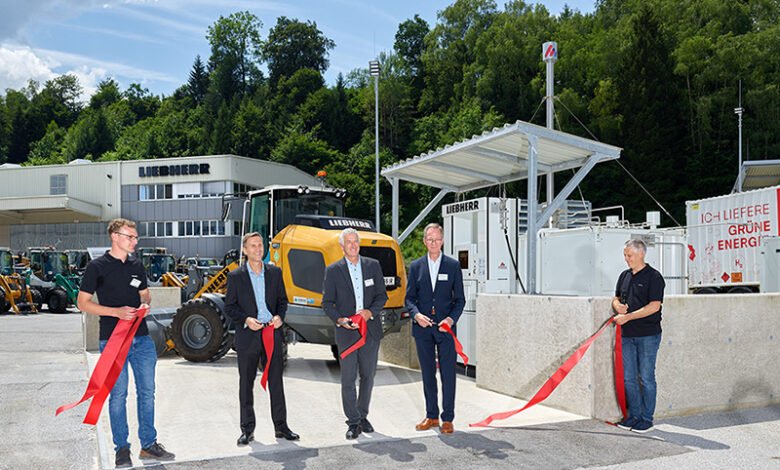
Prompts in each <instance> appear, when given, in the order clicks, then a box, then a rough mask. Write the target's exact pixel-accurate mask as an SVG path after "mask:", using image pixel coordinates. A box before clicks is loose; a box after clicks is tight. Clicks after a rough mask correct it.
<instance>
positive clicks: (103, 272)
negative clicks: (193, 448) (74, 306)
mask: <svg viewBox="0 0 780 470" xmlns="http://www.w3.org/2000/svg"><path fill="white" fill-rule="evenodd" d="M108 236H109V237H110V238H111V250H109V251H107V252H106V253H105V254H104V255H103V256H101V257H100V258H96V259H94V260H92V261H91V262H90V263H89V265H87V269H86V271H85V272H84V277H83V278H82V279H81V287H80V292H79V296H78V307H79V309H80V310H81V311H82V312H85V313H89V314H92V315H100V351H101V352H102V351H103V349H104V348H105V346H106V343H107V342H108V339H109V338H110V337H111V334H112V333H113V331H114V328H115V327H116V325H117V323H118V322H119V320H133V319H134V318H135V317H136V315H137V312H138V307H140V306H142V305H147V306H148V305H149V304H150V303H151V296H150V294H149V288H148V287H147V285H146V272H145V271H144V267H143V265H142V264H141V262H140V261H139V260H138V258H136V257H130V254H131V253H133V252H134V251H135V246H136V245H137V244H138V232H137V231H136V229H135V222H132V221H130V220H126V219H114V220H112V221H111V222H110V223H109V224H108ZM96 293H97V296H98V301H99V302H100V304H98V303H96V302H95V301H94V300H93V296H94V294H96ZM128 363H130V366H131V367H132V368H133V376H134V377H135V388H136V396H137V401H138V404H137V405H138V438H139V439H140V441H141V452H140V455H139V457H140V458H142V459H157V460H173V459H174V457H175V456H174V455H173V454H172V453H170V452H168V451H166V450H165V448H164V447H163V446H162V445H161V444H159V443H158V442H157V431H156V430H155V428H154V371H155V367H156V364H157V350H156V348H155V346H154V341H152V339H151V338H150V337H149V330H148V329H147V327H146V319H142V320H141V324H140V325H139V327H138V331H137V332H136V334H135V337H134V338H133V343H132V345H131V346H130V351H129V352H128V354H127V361H126V362H125V367H124V368H123V369H122V373H121V374H120V375H119V378H118V379H117V381H116V383H115V384H114V388H112V389H111V395H110V396H109V399H108V416H109V418H110V420H111V434H112V435H113V438H114V450H115V451H116V466H117V467H130V466H132V460H131V459H130V443H129V442H128V440H127V438H128V434H129V431H128V426H127V407H126V406H125V404H126V401H127V381H128V374H127V367H126V366H127V364H128Z"/></svg>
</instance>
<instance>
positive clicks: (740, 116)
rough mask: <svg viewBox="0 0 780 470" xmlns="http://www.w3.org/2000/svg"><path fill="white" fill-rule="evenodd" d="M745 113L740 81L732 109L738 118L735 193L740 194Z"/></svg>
mask: <svg viewBox="0 0 780 470" xmlns="http://www.w3.org/2000/svg"><path fill="white" fill-rule="evenodd" d="M744 112H745V108H743V107H742V80H740V81H739V107H738V108H734V114H736V115H737V116H738V118H737V122H738V127H739V138H738V144H737V145H738V147H739V149H738V151H737V154H738V155H739V168H737V192H738V193H741V192H742V113H744Z"/></svg>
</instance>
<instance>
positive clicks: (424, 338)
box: [406, 223, 466, 434]
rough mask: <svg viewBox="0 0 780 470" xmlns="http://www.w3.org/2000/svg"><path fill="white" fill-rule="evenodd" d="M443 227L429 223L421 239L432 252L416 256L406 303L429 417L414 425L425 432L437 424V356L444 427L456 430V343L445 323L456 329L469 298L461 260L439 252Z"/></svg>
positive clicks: (444, 431)
mask: <svg viewBox="0 0 780 470" xmlns="http://www.w3.org/2000/svg"><path fill="white" fill-rule="evenodd" d="M443 241H444V231H443V230H442V228H441V225H439V224H435V223H434V224H428V225H427V226H426V227H425V230H424V231H423V242H424V243H425V247H426V248H427V249H428V254H426V255H425V256H423V257H422V258H419V259H416V260H414V261H413V262H412V265H411V266H410V267H409V278H408V281H407V285H406V308H407V309H409V314H410V315H413V318H414V323H412V336H414V342H415V345H416V346H417V357H418V358H419V359H420V370H421V371H422V379H423V391H424V393H425V418H424V419H423V420H422V421H421V422H420V423H419V424H418V425H417V426H416V427H415V428H416V429H417V430H418V431H426V430H428V429H430V428H432V427H436V426H439V394H438V391H437V387H436V355H437V353H438V356H439V372H440V373H441V388H442V408H443V411H442V413H441V420H442V423H441V426H440V430H441V432H442V433H444V434H452V432H453V431H454V427H453V425H452V421H453V419H455V364H456V360H457V355H456V352H455V342H454V340H453V338H452V336H451V335H450V334H449V333H447V332H446V331H445V330H444V329H443V328H442V325H443V324H444V323H446V324H448V325H449V326H450V327H451V328H452V330H453V332H454V331H455V323H457V321H458V318H460V315H461V313H463V307H464V306H465V305H466V298H465V296H464V295H463V273H462V272H461V270H460V264H459V263H458V262H457V261H456V260H454V259H453V258H450V257H448V256H445V255H444V254H443V253H442V252H441V248H442V243H443Z"/></svg>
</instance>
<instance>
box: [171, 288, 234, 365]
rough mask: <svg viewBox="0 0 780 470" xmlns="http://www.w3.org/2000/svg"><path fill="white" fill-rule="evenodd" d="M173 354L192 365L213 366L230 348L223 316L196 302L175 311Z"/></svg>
mask: <svg viewBox="0 0 780 470" xmlns="http://www.w3.org/2000/svg"><path fill="white" fill-rule="evenodd" d="M171 335H172V337H173V343H174V348H175V349H176V352H177V353H178V354H179V355H180V356H181V357H183V358H184V359H187V360H188V361H191V362H213V361H216V360H218V359H220V358H221V357H222V356H224V355H225V354H227V352H228V350H230V347H231V346H232V345H233V341H232V335H230V334H229V333H228V320H227V318H226V317H225V315H224V314H223V313H222V312H221V311H219V309H217V308H216V307H215V306H214V304H212V303H211V302H209V301H208V300H207V299H202V298H201V299H195V300H190V301H189V302H187V303H185V304H184V305H182V306H181V307H179V309H178V310H177V311H176V315H174V317H173V322H172V323H171Z"/></svg>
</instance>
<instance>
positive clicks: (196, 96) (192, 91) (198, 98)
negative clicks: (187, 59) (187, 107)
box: [187, 55, 209, 105]
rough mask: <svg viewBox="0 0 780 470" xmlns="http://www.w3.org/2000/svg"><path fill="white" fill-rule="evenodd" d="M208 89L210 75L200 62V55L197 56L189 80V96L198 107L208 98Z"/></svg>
mask: <svg viewBox="0 0 780 470" xmlns="http://www.w3.org/2000/svg"><path fill="white" fill-rule="evenodd" d="M208 88H209V75H208V73H207V72H206V66H205V65H203V61H202V60H200V55H197V56H195V62H194V63H193V64H192V70H190V77H189V79H188V80H187V94H188V95H189V96H190V97H191V98H192V100H193V101H194V102H195V104H196V105H200V104H202V103H203V100H204V99H205V98H206V92H207V91H208Z"/></svg>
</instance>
